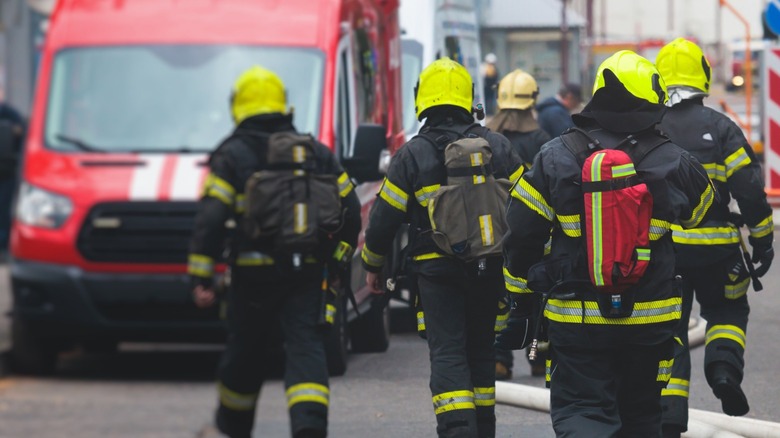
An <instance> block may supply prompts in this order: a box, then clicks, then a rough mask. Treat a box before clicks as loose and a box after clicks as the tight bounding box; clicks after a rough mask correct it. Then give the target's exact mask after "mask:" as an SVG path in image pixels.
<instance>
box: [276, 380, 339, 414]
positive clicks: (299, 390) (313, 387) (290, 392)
mask: <svg viewBox="0 0 780 438" xmlns="http://www.w3.org/2000/svg"><path fill="white" fill-rule="evenodd" d="M286 394H287V407H288V408H290V407H292V406H293V405H295V404H298V403H305V402H309V403H319V404H321V405H325V406H328V399H329V398H330V390H329V389H328V387H327V386H325V385H322V384H319V383H299V384H297V385H293V386H291V387H289V388H287V391H286Z"/></svg>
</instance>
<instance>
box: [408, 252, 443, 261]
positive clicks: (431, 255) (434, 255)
mask: <svg viewBox="0 0 780 438" xmlns="http://www.w3.org/2000/svg"><path fill="white" fill-rule="evenodd" d="M444 257H447V256H445V255H444V254H439V253H438V252H426V253H425V254H420V255H416V256H414V257H412V260H414V261H415V262H419V261H422V260H433V259H441V258H444Z"/></svg>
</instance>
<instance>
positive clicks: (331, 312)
mask: <svg viewBox="0 0 780 438" xmlns="http://www.w3.org/2000/svg"><path fill="white" fill-rule="evenodd" d="M335 318H336V306H334V305H333V304H326V305H325V322H327V323H328V324H333V321H334V320H335Z"/></svg>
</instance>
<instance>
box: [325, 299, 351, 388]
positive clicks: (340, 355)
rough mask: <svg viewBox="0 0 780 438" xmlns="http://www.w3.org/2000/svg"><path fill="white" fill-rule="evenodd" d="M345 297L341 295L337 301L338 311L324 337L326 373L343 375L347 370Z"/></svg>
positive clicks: (347, 336)
mask: <svg viewBox="0 0 780 438" xmlns="http://www.w3.org/2000/svg"><path fill="white" fill-rule="evenodd" d="M346 308H347V306H346V299H345V298H344V297H343V296H342V299H341V300H340V302H339V312H338V314H337V315H336V321H335V323H334V324H333V327H331V328H330V331H328V335H327V337H326V338H325V356H326V357H327V360H328V374H330V375H331V376H343V375H344V373H345V372H347V354H348V351H347V344H348V343H349V335H348V334H347V315H346Z"/></svg>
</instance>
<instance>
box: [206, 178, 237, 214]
mask: <svg viewBox="0 0 780 438" xmlns="http://www.w3.org/2000/svg"><path fill="white" fill-rule="evenodd" d="M203 196H211V197H213V198H217V199H219V200H220V201H222V202H223V203H224V204H225V205H227V206H229V207H233V202H234V199H235V196H236V189H234V188H233V186H232V185H230V183H229V182H227V181H225V180H224V179H222V178H220V177H218V176H217V175H214V174H213V173H209V174H208V176H207V177H206V181H205V182H204V183H203Z"/></svg>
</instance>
